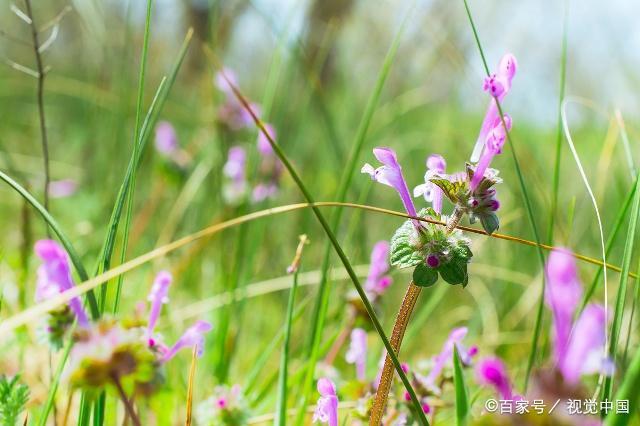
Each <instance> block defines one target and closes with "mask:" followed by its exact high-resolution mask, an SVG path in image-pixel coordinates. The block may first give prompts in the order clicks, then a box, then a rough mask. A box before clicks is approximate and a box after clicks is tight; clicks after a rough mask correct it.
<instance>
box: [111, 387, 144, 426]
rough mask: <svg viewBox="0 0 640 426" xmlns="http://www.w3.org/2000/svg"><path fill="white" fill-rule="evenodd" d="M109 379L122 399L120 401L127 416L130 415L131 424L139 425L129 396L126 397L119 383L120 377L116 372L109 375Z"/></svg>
mask: <svg viewBox="0 0 640 426" xmlns="http://www.w3.org/2000/svg"><path fill="white" fill-rule="evenodd" d="M111 381H112V382H113V384H114V385H115V387H116V390H117V391H118V395H119V396H120V399H121V400H122V403H123V404H124V408H125V409H126V410H127V413H128V414H129V417H131V420H132V421H133V424H134V425H135V426H141V424H140V419H139V418H138V415H137V414H136V410H135V409H134V408H133V404H132V403H131V401H129V398H127V394H126V393H125V392H124V389H123V388H122V383H120V378H119V377H118V375H117V374H113V375H111Z"/></svg>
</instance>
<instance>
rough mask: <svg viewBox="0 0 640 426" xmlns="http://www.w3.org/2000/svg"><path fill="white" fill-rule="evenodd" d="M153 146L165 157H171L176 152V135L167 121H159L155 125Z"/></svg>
mask: <svg viewBox="0 0 640 426" xmlns="http://www.w3.org/2000/svg"><path fill="white" fill-rule="evenodd" d="M155 146H156V150H157V151H158V152H159V153H160V154H162V155H163V156H165V157H171V156H172V155H173V154H175V152H176V151H177V150H178V135H177V134H176V130H175V129H174V128H173V125H172V124H171V123H169V122H168V121H161V122H159V123H158V124H157V125H156V139H155Z"/></svg>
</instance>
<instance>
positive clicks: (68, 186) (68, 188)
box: [47, 179, 78, 198]
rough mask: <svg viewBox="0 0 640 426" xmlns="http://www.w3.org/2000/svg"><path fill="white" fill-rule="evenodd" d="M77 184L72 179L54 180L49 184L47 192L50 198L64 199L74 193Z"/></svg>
mask: <svg viewBox="0 0 640 426" xmlns="http://www.w3.org/2000/svg"><path fill="white" fill-rule="evenodd" d="M77 189H78V182H76V181H75V180H73V179H62V180H54V181H51V182H49V186H48V187H47V190H48V191H49V195H50V196H51V197H52V198H65V197H69V196H71V195H73V194H75V193H76V191H77Z"/></svg>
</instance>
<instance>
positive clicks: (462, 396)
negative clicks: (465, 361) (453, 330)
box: [453, 345, 470, 426]
mask: <svg viewBox="0 0 640 426" xmlns="http://www.w3.org/2000/svg"><path fill="white" fill-rule="evenodd" d="M453 385H454V387H455V390H456V425H457V426H465V425H466V424H467V423H468V418H469V411H470V406H469V396H468V393H467V385H466V384H465V382H464V372H463V371H462V362H461V361H460V352H458V345H454V346H453Z"/></svg>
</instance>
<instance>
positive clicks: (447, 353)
mask: <svg viewBox="0 0 640 426" xmlns="http://www.w3.org/2000/svg"><path fill="white" fill-rule="evenodd" d="M468 331H469V330H468V329H467V327H458V328H454V329H453V330H451V333H449V337H448V338H447V340H446V342H445V343H444V345H443V346H442V351H440V353H439V354H438V355H436V356H435V357H433V365H432V366H431V370H430V371H429V374H428V375H427V377H426V378H425V379H424V384H425V386H426V387H428V388H434V387H435V386H436V380H437V379H438V377H439V376H440V374H441V373H442V370H443V369H444V368H445V366H447V365H448V364H450V363H451V362H452V360H453V347H454V345H456V346H457V347H458V353H459V354H460V360H461V361H462V362H463V363H464V364H466V365H469V364H471V358H472V357H473V356H474V355H475V354H476V353H477V348H475V347H472V348H471V349H469V350H467V349H465V348H464V346H462V344H461V343H462V339H464V338H465V336H466V335H467V332H468Z"/></svg>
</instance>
